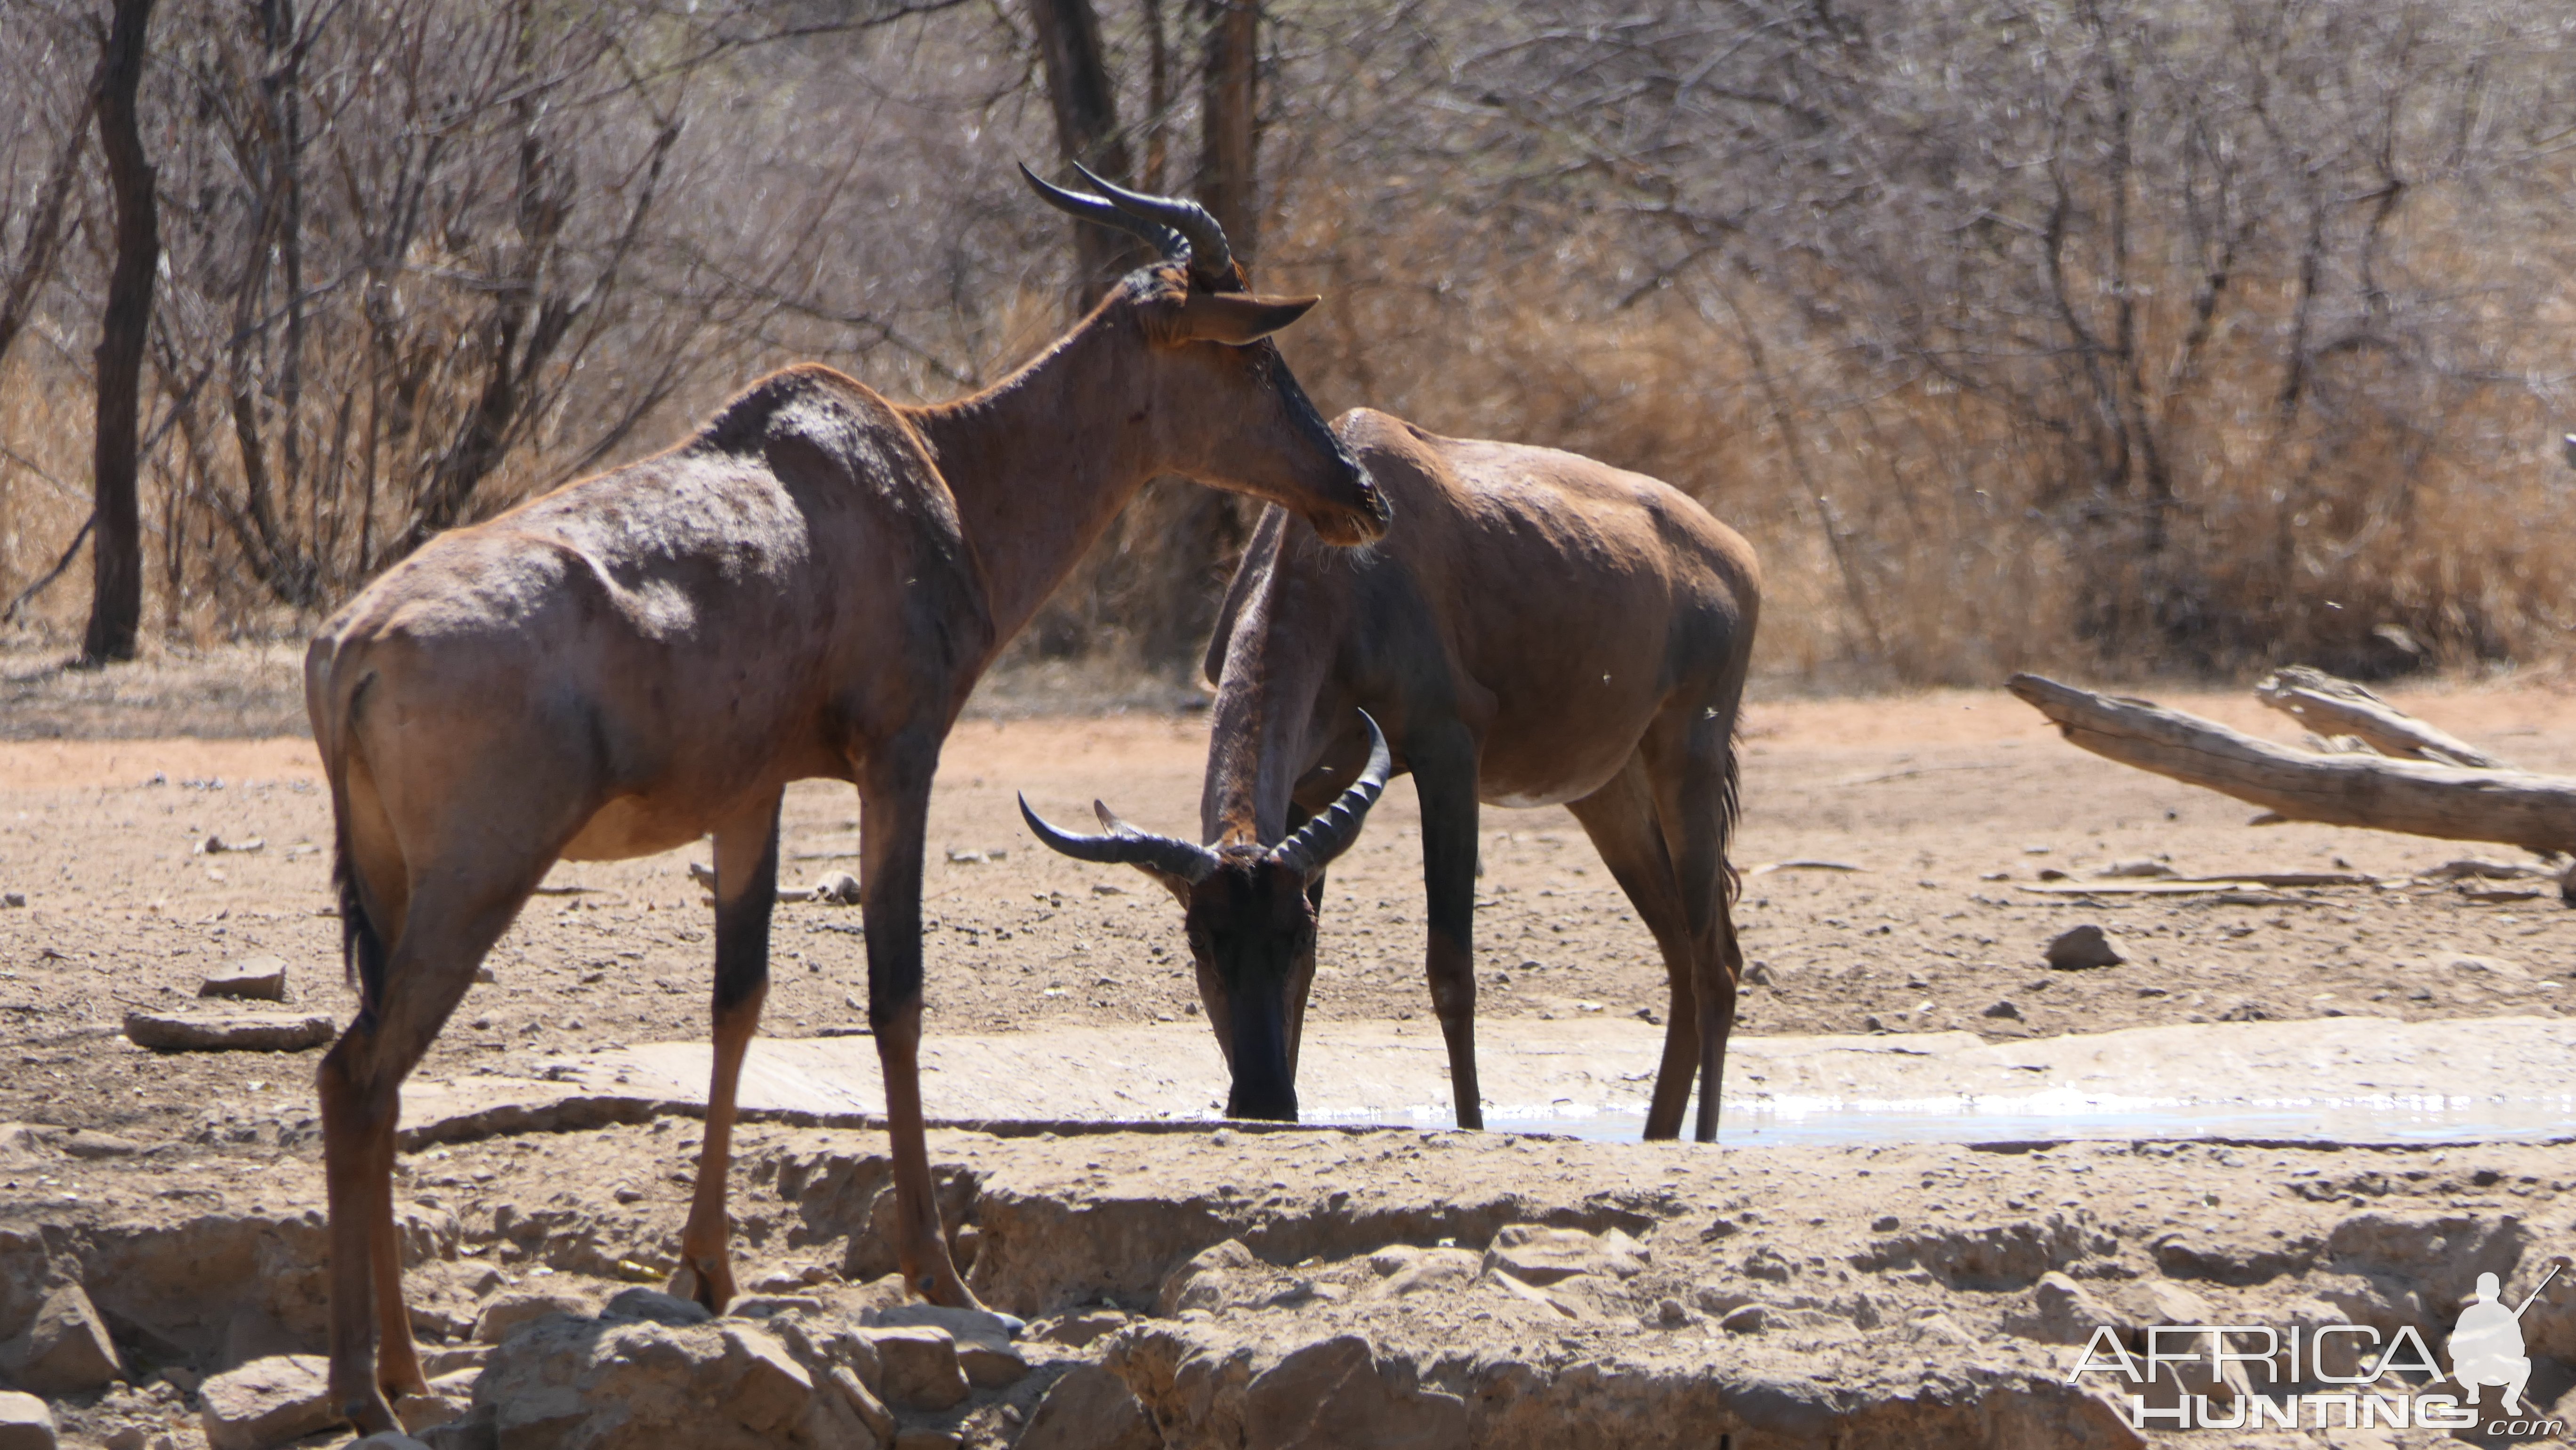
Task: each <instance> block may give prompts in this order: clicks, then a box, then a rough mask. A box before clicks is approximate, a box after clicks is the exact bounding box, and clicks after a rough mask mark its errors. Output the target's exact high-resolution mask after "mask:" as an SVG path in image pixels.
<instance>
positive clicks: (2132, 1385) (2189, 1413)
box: [2066, 1259, 2566, 1435]
mask: <svg viewBox="0 0 2576 1450" xmlns="http://www.w3.org/2000/svg"><path fill="white" fill-rule="evenodd" d="M2564 1267H2566V1261H2565V1260H2563V1259H2562V1260H2559V1261H2557V1262H2554V1263H2552V1264H2550V1266H2549V1270H2548V1272H2547V1273H2545V1274H2543V1275H2541V1278H2540V1282H2539V1283H2537V1284H2534V1285H2533V1286H2532V1289H2531V1292H2530V1293H2528V1294H2526V1295H2524V1296H2523V1298H2522V1302H2521V1303H2520V1304H2509V1303H2507V1302H2506V1301H2505V1298H2504V1284H2503V1281H2502V1280H2501V1279H2500V1278H2499V1277H2498V1276H2496V1275H2494V1274H2480V1275H2478V1279H2477V1284H2478V1291H2477V1297H2476V1298H2475V1299H2473V1300H2471V1301H2470V1302H2469V1304H2468V1306H2467V1307H2465V1308H2463V1309H2462V1310H2461V1311H2460V1317H2459V1319H2458V1321H2457V1322H2456V1323H2454V1324H2453V1325H2452V1326H2451V1337H2450V1342H2449V1349H2450V1351H2451V1356H2450V1357H2451V1373H2450V1375H2449V1380H2450V1382H2451V1384H2452V1385H2453V1386H2456V1388H2457V1391H2458V1393H2454V1392H2453V1391H2452V1389H2451V1388H2446V1387H2445V1386H2444V1376H2443V1374H2442V1367H2441V1365H2440V1363H2439V1362H2437V1361H2436V1360H2435V1359H2434V1358H2433V1352H2432V1349H2431V1348H2430V1346H2428V1345H2427V1344H2426V1343H2425V1341H2424V1337H2423V1336H2422V1335H2421V1334H2419V1333H2417V1332H2416V1330H2415V1327H2414V1326H2413V1325H2400V1326H2398V1329H2397V1331H2396V1333H2395V1334H2393V1335H2385V1336H2383V1334H2382V1333H2381V1331H2380V1330H2379V1329H2378V1328H2377V1327H2375V1326H2373V1325H2369V1324H2314V1325H2306V1326H2297V1325H2294V1326H2291V1327H2289V1328H2287V1329H2282V1328H2276V1327H2273V1326H2269V1325H2262V1324H2156V1325H2149V1326H2147V1327H2145V1328H2144V1329H2143V1330H2142V1331H2139V1332H2138V1336H2137V1337H2138V1338H2140V1339H2142V1340H2143V1341H2144V1343H2143V1344H2142V1345H2140V1346H2139V1349H2138V1350H2136V1351H2133V1350H2132V1349H2130V1348H2129V1346H2128V1345H2127V1344H2126V1343H2124V1342H2123V1336H2122V1333H2121V1331H2119V1330H2116V1329H2113V1328H2111V1327H2110V1326H2108V1325H2101V1326H2097V1327H2095V1329H2094V1331H2093V1338H2092V1339H2091V1340H2090V1341H2089V1342H2087V1343H2086V1344H2085V1346H2084V1349H2083V1352H2082V1353H2081V1354H2080V1355H2079V1356H2078V1357H2077V1359H2076V1363H2075V1367H2074V1369H2073V1370H2072V1371H2071V1372H2070V1373H2069V1374H2068V1375H2067V1377H2066V1382H2067V1383H2068V1384H2081V1383H2083V1381H2084V1378H2085V1376H2087V1375H2106V1376H2112V1377H2115V1378H2118V1379H2122V1380H2126V1381H2127V1382H2128V1383H2127V1385H2126V1386H2124V1387H2119V1388H2123V1389H2126V1390H2127V1392H2126V1393H2120V1394H2117V1397H2116V1398H2117V1400H2125V1401H2126V1402H2127V1405H2126V1409H2127V1415H2126V1418H2127V1420H2128V1422H2129V1424H2130V1426H2131V1428H2133V1429H2139V1430H2146V1429H2172V1430H2192V1429H2200V1430H2249V1429H2261V1428H2263V1427H2265V1426H2266V1425H2269V1426H2272V1427H2275V1428H2278V1429H2284V1430H2297V1429H2318V1430H2330V1429H2372V1428H2378V1427H2382V1426H2384V1427H2386V1428H2389V1429H2396V1430H2403V1429H2407V1428H2410V1427H2420V1428H2423V1429H2428V1430H2433V1429H2441V1430H2471V1429H2478V1428H2480V1422H2481V1421H2482V1420H2484V1418H2485V1414H2484V1411H2483V1407H2481V1406H2480V1405H2479V1403H2478V1400H2479V1395H2480V1394H2481V1393H2482V1392H2483V1391H2484V1390H2486V1389H2487V1388H2489V1387H2498V1388H2501V1389H2503V1391H2504V1393H2503V1394H2502V1395H2501V1396H2499V1397H2498V1398H2499V1399H2500V1400H2501V1402H2502V1403H2501V1405H2500V1407H2499V1410H2500V1413H2502V1414H2504V1415H2508V1416H2517V1417H2527V1416H2529V1415H2531V1414H2532V1413H2533V1411H2532V1409H2531V1408H2530V1407H2529V1406H2527V1405H2526V1404H2525V1403H2524V1401H2523V1398H2522V1395H2523V1391H2524V1389H2526V1388H2527V1387H2528V1386H2529V1384H2530V1382H2531V1356H2530V1355H2529V1354H2528V1353H2527V1352H2526V1351H2525V1347H2524V1340H2523V1315H2524V1314H2525V1313H2526V1312H2528V1311H2529V1310H2530V1308H2531V1306H2532V1305H2533V1304H2535V1303H2538V1302H2539V1300H2540V1297H2541V1295H2542V1294H2544V1293H2546V1292H2547V1291H2548V1289H2549V1286H2550V1284H2551V1283H2552V1282H2553V1281H2555V1280H2556V1279H2557V1277H2558V1272H2559V1270H2560V1269H2562V1268H2564ZM2204 1351H2206V1352H2205V1353H2204ZM2338 1364H2340V1365H2342V1366H2345V1367H2346V1368H2349V1369H2351V1371H2352V1372H2350V1373H2345V1372H2343V1370H2342V1369H2338V1368H2337V1366H2338ZM2399 1375H2404V1376H2407V1378H2396V1376H2399ZM2414 1376H2421V1377H2422V1378H2421V1379H2417V1378H2414ZM2203 1378H2205V1379H2206V1382H2207V1386H2206V1392H2205V1393H2204V1392H2200V1386H2199V1385H2198V1384H2196V1383H2192V1382H2193V1381H2197V1380H2200V1379H2203ZM2160 1382H2161V1383H2165V1384H2167V1385H2168V1386H2169V1388H2167V1389H2166V1390H2164V1391H2163V1392H2161V1393H2158V1392H2156V1389H2155V1387H2156V1386H2157V1385H2158V1384H2159V1383H2160ZM2115 1402H2116V1401H2115ZM2483 1428H2484V1429H2485V1431H2486V1433H2488V1434H2490V1435H2522V1434H2525V1433H2529V1434H2539V1435H2560V1434H2564V1433H2565V1432H2566V1422H2565V1421H2563V1420H2560V1419H2555V1418H2542V1419H2529V1418H2514V1419H2498V1420H2490V1421H2486V1423H2485V1424H2484V1426H2483Z"/></svg>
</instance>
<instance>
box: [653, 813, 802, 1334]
mask: <svg viewBox="0 0 2576 1450" xmlns="http://www.w3.org/2000/svg"><path fill="white" fill-rule="evenodd" d="M778 800H779V798H778V797H777V796H774V795H773V796H771V797H770V798H769V800H768V802H767V804H766V805H765V806H763V807H761V808H759V809H757V810H754V811H752V812H749V813H748V814H747V815H746V816H745V818H744V819H742V820H740V821H737V822H735V823H734V824H733V825H731V826H728V827H726V828H723V829H720V830H718V831H717V832H716V986H715V1070H714V1074H713V1076H712V1078H711V1079H710V1081H709V1082H708V1084H707V1126H706V1136H705V1137H704V1139H702V1140H701V1143H700V1146H699V1149H698V1182H697V1188H696V1191H695V1192H694V1193H693V1194H692V1195H691V1197H690V1200H689V1222H688V1226H687V1227H685V1228H683V1229H682V1230H681V1231H680V1267H679V1268H678V1269H677V1270H676V1271H675V1272H674V1273H673V1274H672V1275H671V1286H670V1287H671V1292H672V1293H674V1294H678V1295H681V1296H682V1297H684V1298H691V1299H695V1300H697V1301H698V1302H699V1303H701V1304H704V1305H705V1306H707V1308H708V1309H710V1310H712V1311H714V1312H716V1313H718V1314H721V1313H723V1312H724V1307H725V1305H726V1304H728V1303H730V1302H731V1301H732V1299H733V1294H734V1281H733V1263H732V1260H731V1257H730V1255H729V1254H728V1253H727V1250H726V1240H727V1238H728V1237H729V1236H730V1225H729V1224H728V1222H727V1221H726V1218H725V1179H726V1176H727V1174H728V1172H729V1171H730V1169H731V1166H732V1161H733V1123H734V1112H735V1100H736V1092H737V1089H738V1088H739V1086H740V1084H741V1081H742V1060H743V1058H744V1056H745V1055H746V1054H747V1053H749V1052H750V1050H751V1038H752V1034H753V1033H754V1032H755V1031H757V1030H758V1029H759V1027H760V1004H761V1002H762V1001H763V999H765V998H766V997H767V996H768V995H769V917H770V912H771V910H772V909H773V908H774V907H775V906H776V905H777V904H778Z"/></svg>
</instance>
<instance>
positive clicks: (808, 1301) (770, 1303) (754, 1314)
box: [693, 1294, 823, 1319]
mask: <svg viewBox="0 0 2576 1450" xmlns="http://www.w3.org/2000/svg"><path fill="white" fill-rule="evenodd" d="M693 1302H694V1301H693ZM822 1312H823V1301H822V1300H820V1299H817V1298H815V1297H814V1296H813V1295H811V1294H746V1295H744V1296H743V1297H741V1298H739V1299H736V1300H734V1301H733V1302H732V1303H730V1304H728V1305H726V1306H725V1313H726V1314H727V1315H728V1316H730V1317H732V1318H735V1319H768V1318H772V1317H774V1316H776V1315H780V1314H820V1313H822Z"/></svg>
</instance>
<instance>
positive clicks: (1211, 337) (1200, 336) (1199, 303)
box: [1172, 292, 1324, 347]
mask: <svg viewBox="0 0 2576 1450" xmlns="http://www.w3.org/2000/svg"><path fill="white" fill-rule="evenodd" d="M1323 300H1324V299H1323V298H1321V297H1259V296H1254V295H1252V294H1250V293H1244V292H1193V293H1191V294H1190V299H1189V301H1187V302H1186V303H1183V304H1182V306H1181V312H1180V316H1179V317H1177V318H1175V319H1174V326H1173V329H1172V330H1173V334H1174V335H1173V338H1172V340H1173V341H1174V342H1221V343H1224V344H1225V345H1226V346H1228V347H1241V346H1243V345H1244V344H1245V343H1247V342H1256V341H1258V340H1260V339H1262V338H1265V337H1268V336H1269V335H1270V334H1272V333H1274V332H1277V331H1278V330H1279V329H1281V328H1283V327H1286V326H1287V325H1288V324H1289V323H1292V322H1294V321H1296V320H1297V319H1298V318H1300V317H1303V316H1305V315H1306V313H1307V311H1308V310H1309V309H1311V308H1312V307H1313V306H1314V305H1315V304H1316V303H1318V302H1321V301H1323Z"/></svg>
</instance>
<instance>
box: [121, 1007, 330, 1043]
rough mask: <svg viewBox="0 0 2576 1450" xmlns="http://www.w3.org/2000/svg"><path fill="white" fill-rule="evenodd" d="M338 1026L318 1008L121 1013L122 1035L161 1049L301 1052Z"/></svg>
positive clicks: (327, 1040)
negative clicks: (226, 1013) (296, 1012)
mask: <svg viewBox="0 0 2576 1450" xmlns="http://www.w3.org/2000/svg"><path fill="white" fill-rule="evenodd" d="M338 1030H339V1029H338V1027H337V1025H336V1024H335V1023H334V1022H333V1021H332V1019H331V1018H330V1017H329V1016H327V1015H324V1014H322V1013H314V1014H311V1015H309V1016H303V1017H284V1016H254V1015H247V1014H246V1015H241V1016H231V1017H180V1016H164V1015H162V1014H160V1013H157V1012H128V1013H126V1014H125V1036H126V1040H128V1041H130V1042H132V1043H133V1044H134V1045H135V1046H137V1047H149V1048H153V1049H155V1050H156V1051H161V1052H302V1051H304V1050H305V1049H306V1048H308V1047H320V1046H322V1045H323V1044H325V1043H327V1042H329V1041H330V1040H331V1038H332V1036H333V1034H334V1033H336V1032H337V1031H338Z"/></svg>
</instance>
